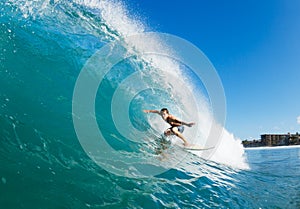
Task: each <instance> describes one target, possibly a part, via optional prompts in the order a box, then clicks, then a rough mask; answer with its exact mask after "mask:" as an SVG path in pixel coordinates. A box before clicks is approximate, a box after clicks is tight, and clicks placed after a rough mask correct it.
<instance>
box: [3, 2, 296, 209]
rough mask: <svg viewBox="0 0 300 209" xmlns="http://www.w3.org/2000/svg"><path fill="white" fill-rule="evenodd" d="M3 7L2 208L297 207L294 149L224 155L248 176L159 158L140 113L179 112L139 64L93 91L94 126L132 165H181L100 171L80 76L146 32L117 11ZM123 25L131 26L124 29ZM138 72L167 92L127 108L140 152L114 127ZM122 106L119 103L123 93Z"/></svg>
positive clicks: (133, 60)
mask: <svg viewBox="0 0 300 209" xmlns="http://www.w3.org/2000/svg"><path fill="white" fill-rule="evenodd" d="M0 5H1V13H0V15H1V16H0V17H1V19H0V20H1V22H0V59H1V62H0V87H1V90H0V162H1V166H0V179H1V181H0V194H1V195H0V207H1V208H72V209H73V208H299V207H300V202H299V196H300V194H299V191H300V184H299V176H300V173H299V171H300V150H299V148H294V149H258V150H246V152H244V151H243V150H242V149H241V148H240V147H239V146H238V147H237V148H234V149H233V150H232V151H231V152H230V154H229V155H232V157H231V158H230V156H229V155H227V156H226V157H227V158H228V159H233V158H234V159H235V160H238V162H243V161H244V160H245V161H247V162H245V163H247V164H248V166H249V167H250V169H238V168H236V166H232V163H229V165H228V164H227V165H225V164H222V163H220V161H218V160H216V162H215V161H211V160H204V159H203V158H200V157H199V156H198V155H194V154H193V153H190V152H185V151H184V150H182V149H179V148H176V147H175V148H173V147H172V148H170V149H169V151H167V153H166V155H162V154H160V153H157V150H158V148H159V144H158V143H156V142H155V140H153V139H154V138H155V139H156V138H157V134H159V133H157V132H155V131H154V130H152V129H151V128H150V124H149V120H148V119H149V118H148V116H145V115H144V114H143V113H142V112H141V111H140V110H141V109H143V108H146V107H147V108H159V107H161V106H162V105H168V106H172V107H173V111H175V112H176V111H178V110H180V109H182V104H180V103H178V101H177V100H178V98H177V95H172V91H173V89H172V88H174V87H172V86H170V85H167V86H159V85H162V83H163V81H164V79H163V77H160V76H159V75H158V74H157V70H156V69H154V68H153V66H152V65H150V64H149V63H147V60H145V59H142V58H141V57H139V56H138V55H136V56H132V57H130V58H128V59H125V60H123V61H122V62H120V63H118V65H116V66H114V69H113V71H111V72H109V73H108V74H106V75H105V77H104V79H103V81H102V83H101V85H100V86H99V89H98V91H97V99H96V109H95V111H96V118H97V122H98V124H99V127H100V128H101V130H102V134H103V135H104V136H105V139H106V140H107V142H108V143H109V144H110V145H111V146H112V147H114V149H115V150H119V152H123V153H124V152H125V153H126V156H129V158H134V157H137V158H140V159H142V160H144V161H145V162H148V159H151V160H152V161H153V163H154V164H155V163H156V164H157V163H160V164H161V165H164V164H174V161H176V160H178V158H179V161H180V163H178V162H175V166H172V168H169V169H166V170H165V172H161V173H159V174H157V175H154V176H137V177H136V178H130V177H126V175H123V176H122V175H116V174H114V173H112V172H109V171H108V170H107V169H104V168H103V167H101V166H99V165H98V164H96V163H95V162H94V160H93V159H91V158H90V156H89V155H87V153H86V152H85V150H84V149H83V148H82V146H81V143H80V142H79V140H78V137H77V135H76V131H75V130H74V124H73V119H72V117H74V115H73V114H72V98H73V93H74V86H75V83H76V80H77V77H78V75H79V73H80V71H81V70H82V68H83V67H84V65H85V63H86V61H87V60H88V59H89V58H90V57H91V56H92V55H93V54H94V53H95V52H96V51H97V50H99V49H100V48H101V47H102V46H104V45H105V44H106V43H108V42H109V41H113V40H122V39H123V38H124V37H125V36H126V35H129V34H131V33H134V32H144V31H146V30H147V29H146V28H145V27H144V26H143V25H141V24H140V23H139V22H138V21H133V22H130V20H131V18H132V17H130V16H129V14H128V13H127V12H124V10H122V8H124V7H123V5H122V4H119V3H116V2H104V3H99V2H97V1H49V2H44V1H34V2H31V3H30V2H26V1H21V0H20V1H18V0H11V1H8V2H6V3H4V2H1V3H0ZM112 8H113V9H112ZM114 12H115V13H114ZM118 18H119V19H118ZM126 18H128V19H129V20H126ZM115 20H117V21H115ZM120 20H126V21H127V22H126V21H125V23H128V21H129V23H130V24H129V23H128V25H125V26H124V24H123V22H122V24H119V23H120ZM129 26H130V27H129ZM135 72H139V73H140V74H141V75H142V76H143V78H147V79H149V82H150V84H151V85H154V86H158V87H161V88H163V87H164V88H166V89H168V91H167V92H164V91H162V90H156V89H147V90H145V91H142V92H140V93H139V94H138V95H136V96H135V97H134V99H133V100H132V101H131V102H130V105H129V107H130V110H129V111H130V113H131V114H130V115H131V118H130V121H131V122H132V124H133V126H134V127H135V128H136V129H138V130H140V131H144V133H145V138H143V140H144V141H145V142H146V143H143V142H142V143H141V139H140V138H138V137H137V135H132V136H131V137H132V138H131V140H128V139H126V137H124V136H123V135H122V134H121V133H119V131H118V129H117V128H116V126H115V124H114V122H115V120H114V117H117V116H114V115H112V114H111V101H112V98H113V96H114V92H115V91H116V90H117V89H118V86H119V85H120V83H121V82H122V80H124V78H126V77H128V76H130V75H133V74H134V73H135ZM151 85H150V86H151ZM204 95H205V93H204ZM204 97H205V96H204ZM120 99H121V103H122V101H125V99H126V94H124V98H120ZM150 101H152V102H151V105H149V103H150ZM153 101H154V102H153ZM147 105H148V106H147ZM126 130H128V128H127V129H126ZM129 130H130V129H129ZM228 140H231V139H229V138H228ZM238 143H239V142H238ZM239 144H240V143H239ZM150 145H151V146H150ZM220 146H221V145H220ZM220 150H221V151H219V152H221V153H226V149H223V150H222V149H220ZM235 152H238V153H242V154H243V155H244V156H243V157H244V158H242V157H236V155H234V153H235ZM111 156H112V155H109V153H108V154H107V155H106V158H107V159H106V160H111V162H113V161H114V160H116V159H114V158H112V159H111ZM166 156H167V157H166ZM104 157H105V156H104ZM102 158H103V156H102ZM227 158H225V159H227ZM236 158H240V159H236ZM217 159H218V158H217ZM144 161H143V162H144ZM105 162H106V161H105ZM124 170H125V169H124ZM124 170H123V171H124Z"/></svg>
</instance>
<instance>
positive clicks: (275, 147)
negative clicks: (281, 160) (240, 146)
mask: <svg viewBox="0 0 300 209" xmlns="http://www.w3.org/2000/svg"><path fill="white" fill-rule="evenodd" d="M292 148H300V145H283V146H260V147H244V149H245V150H254V149H292Z"/></svg>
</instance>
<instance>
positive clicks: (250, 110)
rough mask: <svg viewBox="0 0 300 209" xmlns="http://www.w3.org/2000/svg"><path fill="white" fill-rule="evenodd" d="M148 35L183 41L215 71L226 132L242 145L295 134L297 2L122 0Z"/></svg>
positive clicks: (298, 126) (299, 48)
mask: <svg viewBox="0 0 300 209" xmlns="http://www.w3.org/2000/svg"><path fill="white" fill-rule="evenodd" d="M125 3H126V4H127V5H128V7H129V10H130V11H131V12H132V13H134V14H135V15H137V16H138V17H139V18H140V19H141V21H142V22H143V23H145V24H146V25H147V26H148V27H149V28H150V30H151V31H156V32H164V33H170V34H173V35H176V36H179V37H181V38H184V39H186V40H188V41H190V42H192V43H193V44H194V45H196V46H197V47H198V48H199V49H201V50H202V51H203V52H204V53H205V55H206V56H207V57H208V58H209V60H210V61H211V62H212V64H213V65H214V66H215V68H216V70H217V72H218V74H219V76H220V78H221V81H222V84H223V87H224V91H225V96H226V107H227V111H226V122H225V128H226V129H227V130H228V131H229V132H231V133H233V134H234V135H235V136H236V137H238V138H241V139H243V140H244V139H254V138H255V139H259V138H260V135H261V134H265V133H287V132H291V133H295V132H300V94H299V92H300V91H299V90H300V85H299V84H300V82H299V81H300V12H299V11H300V1H298V0H289V1H286V0H263V1H261V0H243V1H239V0H226V1H224V0H184V1H183V0H180V1H179V0H172V1H171V0H163V1H162V0H151V1H146V0H145V1H141V0H125Z"/></svg>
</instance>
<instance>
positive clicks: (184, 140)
mask: <svg viewBox="0 0 300 209" xmlns="http://www.w3.org/2000/svg"><path fill="white" fill-rule="evenodd" d="M171 130H172V132H173V133H174V134H175V135H176V136H177V137H178V138H180V139H181V140H182V141H183V144H184V146H188V145H189V143H188V142H187V140H186V139H185V138H184V136H183V135H182V134H181V133H180V132H179V131H178V128H177V127H173V128H172V129H171Z"/></svg>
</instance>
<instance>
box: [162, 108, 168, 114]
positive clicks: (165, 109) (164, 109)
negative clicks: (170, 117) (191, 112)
mask: <svg viewBox="0 0 300 209" xmlns="http://www.w3.org/2000/svg"><path fill="white" fill-rule="evenodd" d="M160 111H161V112H164V111H166V112H167V113H168V114H169V110H168V109H167V108H162V109H161V110H160Z"/></svg>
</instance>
